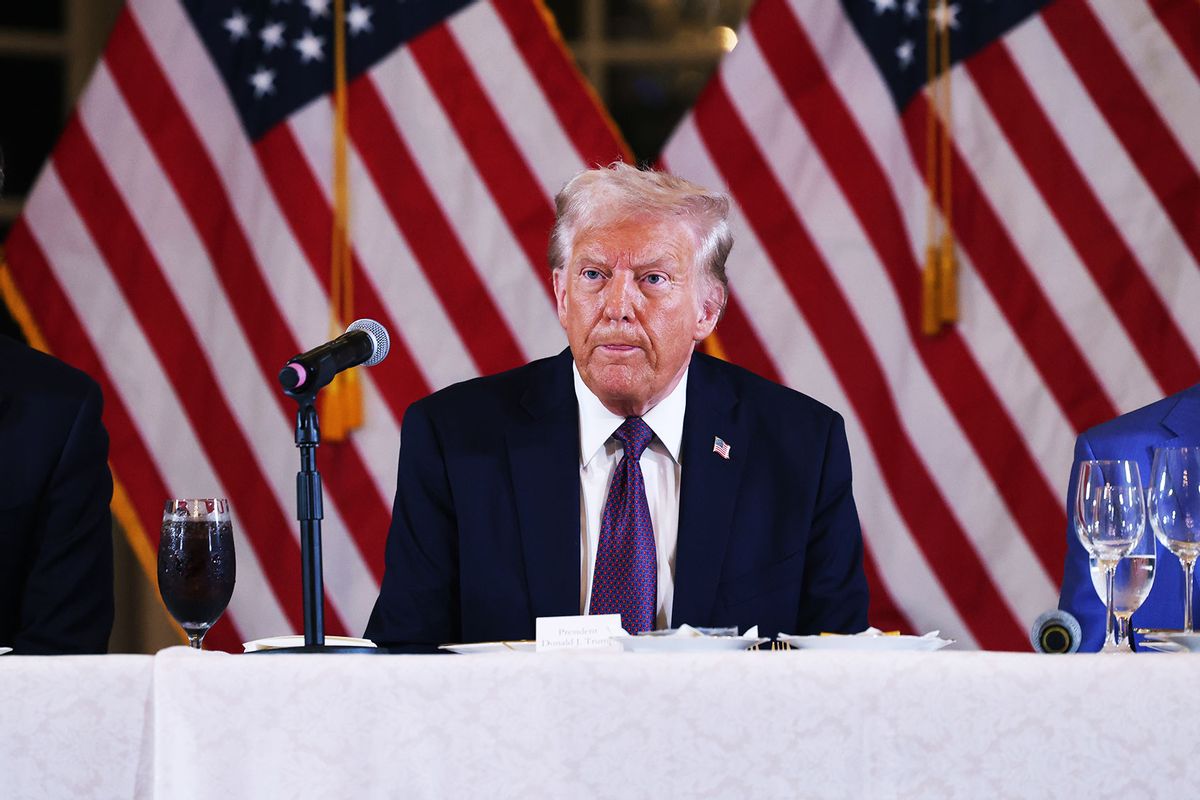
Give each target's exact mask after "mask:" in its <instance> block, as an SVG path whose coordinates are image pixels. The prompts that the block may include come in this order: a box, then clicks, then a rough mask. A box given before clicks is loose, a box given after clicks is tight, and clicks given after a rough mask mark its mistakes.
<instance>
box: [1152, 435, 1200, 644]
mask: <svg viewBox="0 0 1200 800" xmlns="http://www.w3.org/2000/svg"><path fill="white" fill-rule="evenodd" d="M1150 474H1151V478H1152V481H1151V485H1150V493H1149V494H1150V497H1149V498H1148V504H1149V507H1150V526H1151V527H1152V528H1154V535H1155V536H1156V537H1157V538H1158V540H1159V541H1160V542H1162V545H1163V547H1165V548H1167V549H1168V550H1170V551H1171V552H1172V553H1174V554H1175V557H1176V558H1178V559H1179V563H1180V564H1181V565H1182V566H1183V603H1184V605H1183V629H1184V631H1185V632H1187V633H1192V632H1193V628H1192V575H1193V573H1194V570H1195V566H1196V557H1197V556H1200V448H1197V447H1156V448H1154V463H1153V465H1152V466H1151V469H1150Z"/></svg>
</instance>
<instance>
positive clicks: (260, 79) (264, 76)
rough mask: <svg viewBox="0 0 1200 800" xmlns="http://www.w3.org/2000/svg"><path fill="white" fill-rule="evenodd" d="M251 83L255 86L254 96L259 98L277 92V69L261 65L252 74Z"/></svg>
mask: <svg viewBox="0 0 1200 800" xmlns="http://www.w3.org/2000/svg"><path fill="white" fill-rule="evenodd" d="M250 85H251V86H253V87H254V96H255V97H257V98H262V97H263V96H264V95H268V94H275V70H273V69H267V68H266V67H259V68H258V69H256V70H255V71H254V74H252V75H251V76H250Z"/></svg>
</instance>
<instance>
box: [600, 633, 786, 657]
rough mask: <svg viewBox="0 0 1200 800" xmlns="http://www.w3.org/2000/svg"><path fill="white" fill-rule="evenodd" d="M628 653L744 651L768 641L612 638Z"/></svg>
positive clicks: (725, 638) (674, 637)
mask: <svg viewBox="0 0 1200 800" xmlns="http://www.w3.org/2000/svg"><path fill="white" fill-rule="evenodd" d="M613 641H614V642H620V643H621V646H622V647H624V648H625V649H626V650H627V651H628V652H630V653H714V652H719V651H722V650H746V649H749V648H751V647H753V646H754V645H756V644H762V643H763V642H766V641H769V640H768V639H762V638H749V639H747V638H743V637H741V636H614V637H613Z"/></svg>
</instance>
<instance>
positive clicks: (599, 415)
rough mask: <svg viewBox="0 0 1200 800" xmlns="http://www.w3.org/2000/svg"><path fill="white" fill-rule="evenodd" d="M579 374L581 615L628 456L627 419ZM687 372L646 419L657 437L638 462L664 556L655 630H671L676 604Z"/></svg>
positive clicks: (656, 541)
mask: <svg viewBox="0 0 1200 800" xmlns="http://www.w3.org/2000/svg"><path fill="white" fill-rule="evenodd" d="M571 368H572V370H573V371H574V373H575V398H576V400H577V401H578V403H579V517H580V519H579V535H580V537H581V547H580V548H579V553H580V558H579V561H580V564H579V570H580V580H579V587H580V598H579V609H580V613H581V614H586V613H588V607H589V605H590V604H591V598H592V571H593V570H594V569H595V564H596V550H597V548H598V546H599V543H600V517H601V515H602V514H603V512H604V503H605V501H606V500H607V499H608V486H609V484H610V483H611V482H612V476H613V472H615V471H616V469H617V464H618V463H619V462H620V460H621V457H622V456H623V455H624V448H623V447H622V445H621V443H620V442H619V441H617V440H616V439H614V438H613V432H614V431H616V430H617V428H619V427H621V424H622V423H624V422H625V418H624V417H621V416H617V415H616V414H614V413H612V412H611V411H609V410H608V409H607V408H605V407H604V404H603V403H601V402H600V399H599V398H598V397H596V395H594V394H592V390H591V389H589V388H588V387H587V384H585V383H584V382H583V378H582V377H580V375H579V368H578V367H576V366H574V365H572V367H571ZM687 379H688V376H687V372H686V371H685V372H684V373H683V377H682V378H681V379H680V381H679V385H678V386H676V387H675V388H674V389H673V390H672V391H671V393H670V394H669V395H667V396H666V397H665V398H664V399H663V400H662V402H660V403H659V404H658V405H656V406H655V407H654V408H652V409H650V410H649V411H647V412H646V413H645V414H644V415H643V416H642V421H643V422H645V423H646V424H647V425H649V426H650V430H652V431H654V438H653V439H651V440H650V445H649V446H648V447H647V448H646V450H645V451H644V452H643V453H642V458H641V460H640V461H639V462H638V463H639V464H640V465H641V467H642V477H643V478H644V480H645V483H646V503H647V505H649V507H650V520H651V522H652V523H653V525H654V545H655V549H656V550H657V553H658V603H657V608H656V613H655V627H656V628H669V627H671V602H672V599H673V597H674V594H675V543H676V540H677V538H678V535H679V478H680V465H679V447H680V445H681V443H682V442H683V412H684V408H685V406H686V404H687Z"/></svg>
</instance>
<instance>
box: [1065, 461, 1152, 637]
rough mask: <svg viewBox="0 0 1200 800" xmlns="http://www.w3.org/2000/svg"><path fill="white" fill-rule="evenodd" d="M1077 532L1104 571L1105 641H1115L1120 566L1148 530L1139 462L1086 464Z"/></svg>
mask: <svg viewBox="0 0 1200 800" xmlns="http://www.w3.org/2000/svg"><path fill="white" fill-rule="evenodd" d="M1075 528H1076V532H1077V533H1078V534H1079V536H1080V538H1081V539H1083V540H1085V541H1086V542H1087V543H1088V544H1089V545H1090V546H1089V547H1088V550H1089V551H1090V552H1091V553H1092V555H1094V556H1095V557H1096V561H1097V562H1098V563H1099V565H1100V567H1101V568H1102V569H1103V570H1104V583H1105V586H1104V609H1105V612H1104V641H1105V642H1109V641H1111V640H1112V639H1113V584H1114V581H1115V578H1116V571H1117V564H1118V563H1119V562H1120V560H1121V559H1122V558H1124V557H1125V556H1127V555H1129V553H1130V551H1132V550H1133V548H1134V546H1135V545H1136V544H1137V543H1138V540H1139V539H1140V538H1141V536H1142V531H1144V530H1145V528H1146V504H1145V499H1144V496H1143V494H1142V479H1141V475H1140V474H1139V472H1138V465H1137V462H1136V461H1129V460H1126V459H1120V460H1113V461H1084V462H1082V463H1081V464H1080V465H1079V479H1078V483H1077V485H1076V490H1075Z"/></svg>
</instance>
